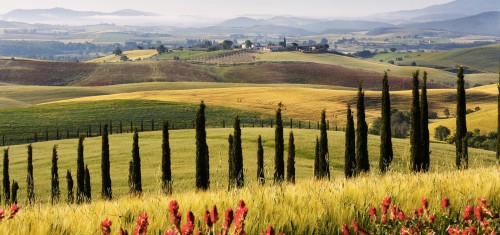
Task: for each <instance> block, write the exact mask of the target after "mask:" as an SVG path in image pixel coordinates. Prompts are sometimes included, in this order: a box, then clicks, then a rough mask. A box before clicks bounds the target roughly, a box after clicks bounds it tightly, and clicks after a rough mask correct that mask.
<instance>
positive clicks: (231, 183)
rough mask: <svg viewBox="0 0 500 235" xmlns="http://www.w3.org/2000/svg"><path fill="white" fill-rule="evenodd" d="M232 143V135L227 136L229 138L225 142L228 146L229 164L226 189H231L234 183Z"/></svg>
mask: <svg viewBox="0 0 500 235" xmlns="http://www.w3.org/2000/svg"><path fill="white" fill-rule="evenodd" d="M233 141H234V138H233V135H231V134H229V137H228V139H227V142H228V144H229V150H228V153H227V154H228V161H227V162H228V164H229V173H228V178H229V181H228V188H231V187H233V186H234V185H235V184H236V183H235V181H236V177H235V175H236V173H235V172H236V170H235V169H234V165H233V162H234V160H233Z"/></svg>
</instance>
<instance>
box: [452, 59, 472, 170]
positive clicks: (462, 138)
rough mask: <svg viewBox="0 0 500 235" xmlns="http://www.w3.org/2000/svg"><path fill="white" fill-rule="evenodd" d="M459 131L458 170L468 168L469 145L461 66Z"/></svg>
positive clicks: (458, 85) (458, 110) (458, 80)
mask: <svg viewBox="0 0 500 235" xmlns="http://www.w3.org/2000/svg"><path fill="white" fill-rule="evenodd" d="M457 77H458V79H457V119H456V121H457V130H456V134H455V138H456V139H455V142H456V165H457V168H458V169H467V168H468V161H469V159H468V158H469V156H468V149H467V148H468V145H467V139H466V138H467V120H466V117H465V115H466V110H465V106H466V101H465V81H464V68H463V67H462V66H460V67H459V68H458V74H457Z"/></svg>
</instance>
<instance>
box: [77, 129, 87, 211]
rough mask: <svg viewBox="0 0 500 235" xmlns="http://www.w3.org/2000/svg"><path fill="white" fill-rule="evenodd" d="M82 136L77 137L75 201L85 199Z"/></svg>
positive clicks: (78, 201)
mask: <svg viewBox="0 0 500 235" xmlns="http://www.w3.org/2000/svg"><path fill="white" fill-rule="evenodd" d="M84 140H85V137H84V136H80V138H79V139H78V155H77V156H78V157H77V159H76V203H82V202H84V201H85V162H84V158H83V141H84Z"/></svg>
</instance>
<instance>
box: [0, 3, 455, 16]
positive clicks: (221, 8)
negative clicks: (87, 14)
mask: <svg viewBox="0 0 500 235" xmlns="http://www.w3.org/2000/svg"><path fill="white" fill-rule="evenodd" d="M451 1H452V0H415V1H414V0H306V1H293V0H157V1H151V0H142V1H138V0H14V1H8V3H7V4H0V14H3V13H6V12H8V11H11V10H13V9H18V8H22V9H33V8H53V7H64V8H69V9H73V10H93V11H104V12H111V11H115V10H119V9H135V10H140V11H149V12H155V13H158V14H161V15H171V16H172V15H176V16H182V15H202V16H205V17H217V18H226V17H231V16H237V15H247V14H256V15H294V16H308V17H330V18H333V17H356V16H365V15H370V14H373V13H382V12H390V11H397V10H409V9H418V8H424V7H426V6H430V5H435V4H442V3H446V2H451ZM294 2H296V3H294Z"/></svg>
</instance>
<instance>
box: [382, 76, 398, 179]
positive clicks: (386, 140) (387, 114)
mask: <svg viewBox="0 0 500 235" xmlns="http://www.w3.org/2000/svg"><path fill="white" fill-rule="evenodd" d="M391 137H392V135H391V98H390V94H389V79H388V77H387V71H386V72H385V73H384V78H383V79H382V125H381V127H380V160H379V168H380V171H381V172H382V173H385V172H387V170H389V167H390V165H391V163H392V158H393V156H394V153H393V151H392V139H391Z"/></svg>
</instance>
